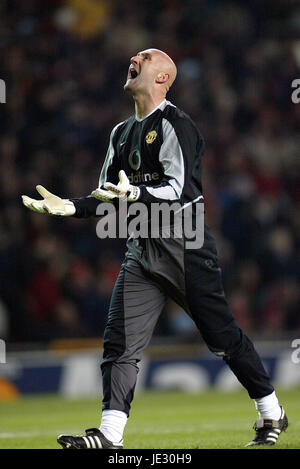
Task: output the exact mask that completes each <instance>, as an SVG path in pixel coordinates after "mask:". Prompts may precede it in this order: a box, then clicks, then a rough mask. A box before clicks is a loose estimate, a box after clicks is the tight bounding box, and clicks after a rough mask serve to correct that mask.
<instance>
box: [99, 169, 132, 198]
mask: <svg viewBox="0 0 300 469" xmlns="http://www.w3.org/2000/svg"><path fill="white" fill-rule="evenodd" d="M103 187H104V189H100V188H98V189H96V190H94V191H93V192H92V194H91V195H92V197H95V199H98V200H101V201H102V202H111V201H112V200H113V199H115V198H119V199H124V200H127V202H135V201H136V200H138V198H139V196H140V188H139V187H137V186H132V185H131V184H130V182H129V179H128V177H127V176H126V173H125V171H123V170H121V171H120V172H119V183H118V185H115V184H112V183H111V182H106V183H105V184H104V186H103Z"/></svg>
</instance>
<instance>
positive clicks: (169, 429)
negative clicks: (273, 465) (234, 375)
mask: <svg viewBox="0 0 300 469" xmlns="http://www.w3.org/2000/svg"><path fill="white" fill-rule="evenodd" d="M299 394H300V390H299V389H293V390H289V391H287V390H284V391H283V390H282V391H277V395H278V396H279V398H280V401H281V402H282V403H283V404H284V407H285V409H286V411H287V415H288V417H289V420H290V426H289V428H288V431H287V432H286V433H284V434H283V435H281V436H280V438H279V441H278V443H277V444H276V446H275V447H276V448H300V399H299ZM99 416H100V402H99V400H96V399H81V400H71V399H63V398H61V397H58V396H54V395H51V396H38V397H26V398H22V399H20V400H18V401H15V402H1V403H0V422H1V429H0V448H58V445H57V443H56V436H57V434H59V433H66V432H70V433H75V434H76V433H80V432H81V431H82V430H84V429H85V428H89V427H93V426H98V424H99V419H100V417H99ZM255 419H256V411H255V409H254V405H253V403H252V402H251V400H250V399H249V398H248V395H247V394H246V392H244V391H240V392H235V393H220V392H205V393H201V394H186V393H185V394H183V393H181V392H147V393H143V394H140V395H137V396H136V398H135V400H134V403H133V406H132V414H131V418H130V419H129V420H128V423H127V427H126V434H125V439H124V443H125V447H126V448H128V449H132V448H134V449H138V448H154V449H159V448H164V449H167V448H169V449H173V448H182V449H183V448H189V449H191V448H243V447H244V444H245V443H247V442H248V441H249V440H250V439H252V436H253V434H254V433H253V430H252V425H253V423H254V421H255Z"/></svg>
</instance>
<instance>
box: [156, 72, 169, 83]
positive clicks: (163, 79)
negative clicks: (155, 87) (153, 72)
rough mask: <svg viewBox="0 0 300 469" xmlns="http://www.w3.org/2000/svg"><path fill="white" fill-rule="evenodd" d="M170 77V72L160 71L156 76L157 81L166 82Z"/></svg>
mask: <svg viewBox="0 0 300 469" xmlns="http://www.w3.org/2000/svg"><path fill="white" fill-rule="evenodd" d="M169 78H170V75H169V74H168V73H163V72H161V73H159V74H158V75H157V77H156V80H155V83H166V82H167V81H168V80H169Z"/></svg>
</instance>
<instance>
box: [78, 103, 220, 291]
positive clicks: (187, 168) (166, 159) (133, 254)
mask: <svg viewBox="0 0 300 469" xmlns="http://www.w3.org/2000/svg"><path fill="white" fill-rule="evenodd" d="M203 149H204V141H203V138H202V135H201V133H200V132H199V130H198V129H197V127H196V125H195V123H194V122H193V121H192V120H191V118H190V117H189V116H188V115H186V114H185V113H184V112H182V111H181V110H180V109H178V108H177V107H176V106H174V105H173V104H171V103H170V102H169V101H167V100H164V101H163V102H162V103H161V104H160V105H159V106H158V107H157V108H156V109H154V110H153V111H152V112H151V114H149V115H148V116H146V117H145V118H144V119H140V120H139V119H137V117H136V116H131V117H130V118H129V119H127V120H126V121H124V122H121V123H120V124H118V125H117V126H116V127H114V129H113V130H112V133H111V136H110V143H109V148H108V151H107V155H106V158H105V162H104V164H103V167H102V170H101V174H100V178H99V187H102V186H103V184H104V183H105V182H106V181H107V182H112V183H113V184H118V182H119V176H118V173H119V171H120V170H121V169H122V170H124V171H125V173H126V174H127V177H128V178H129V180H130V182H131V184H133V185H136V186H139V187H140V189H141V193H140V197H139V199H138V202H143V203H145V204H146V205H147V206H148V207H149V208H151V207H152V205H153V203H155V202H156V203H162V202H168V203H169V204H170V203H173V202H176V203H179V204H180V206H181V207H182V210H185V211H186V209H185V207H187V206H189V208H191V207H192V211H191V212H190V213H191V217H192V224H193V226H195V223H194V219H195V212H196V210H194V208H195V207H196V205H198V204H199V203H201V205H202V206H203V200H202V199H203V196H202V184H201V157H202V153H203ZM71 200H72V201H73V202H74V204H75V207H76V214H75V216H76V217H79V218H82V217H87V216H90V215H96V210H97V207H98V205H99V204H101V202H99V200H97V199H95V198H93V197H83V198H80V199H71ZM117 204H118V200H117V203H116V204H115V205H117ZM180 210H181V209H180ZM148 220H149V219H148ZM151 221H152V220H151V219H150V223H151ZM204 236H205V246H204V247H205V248H207V247H209V249H210V250H211V249H212V250H213V251H214V253H213V256H215V247H214V241H213V239H212V237H211V236H210V234H209V232H208V231H207V229H206V230H205V234H204ZM208 245H210V246H208ZM127 248H128V251H127V253H126V258H127V259H128V258H129V259H130V258H131V259H134V260H135V261H136V262H138V263H139V264H141V265H142V267H143V268H144V270H146V271H147V272H148V273H149V274H151V275H152V276H154V277H155V278H157V279H159V281H160V282H161V283H164V284H166V285H167V288H168V289H169V290H172V289H173V290H174V291H175V293H174V294H173V297H174V296H176V294H177V293H181V294H183V292H184V291H185V280H184V278H185V272H186V263H188V264H189V265H190V266H192V269H193V270H194V268H195V266H196V269H197V264H198V261H197V258H198V256H199V254H200V256H201V255H202V252H203V250H202V249H196V250H195V249H194V250H190V252H188V249H186V238H185V235H184V236H183V237H181V238H177V237H176V236H175V237H174V236H170V237H164V236H159V237H158V238H154V237H151V236H149V237H147V238H142V237H140V238H139V237H132V236H130V237H129V239H128V241H127ZM195 256H196V257H195ZM193 266H194V267H193Z"/></svg>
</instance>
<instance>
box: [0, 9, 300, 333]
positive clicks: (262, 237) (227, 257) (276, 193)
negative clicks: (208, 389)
mask: <svg viewBox="0 0 300 469" xmlns="http://www.w3.org/2000/svg"><path fill="white" fill-rule="evenodd" d="M148 47H156V48H159V49H162V50H165V51H166V52H167V53H169V55H170V56H171V57H172V58H173V59H174V61H175V62H176V63H177V65H178V77H177V80H176V82H175V84H174V86H173V88H172V90H171V91H170V93H169V96H168V99H170V100H171V101H172V102H174V103H175V104H176V105H177V106H178V107H180V108H182V109H183V110H184V111H185V112H187V113H188V114H190V116H191V117H192V118H193V119H194V120H195V122H196V123H197V125H198V126H199V128H200V130H201V132H202V133H203V135H204V138H205V141H206V152H205V155H204V161H203V166H204V174H203V184H204V195H205V201H206V219H207V222H208V224H209V225H210V226H211V229H212V231H213V233H214V235H215V237H216V239H217V246H218V252H219V257H220V262H221V266H222V270H223V279H224V286H225V290H226V293H227V297H228V300H229V302H230V305H231V308H232V310H233V313H234V315H235V316H236V318H237V320H238V322H239V324H240V325H241V327H243V328H244V329H245V330H246V332H248V333H251V334H252V335H254V336H255V334H259V335H260V334H265V335H272V334H273V335H278V336H280V335H281V334H284V333H285V331H295V329H297V328H298V329H300V314H299V280H300V263H299V233H300V208H299V202H300V192H299V185H300V172H299V169H300V160H299V148H300V147H299V132H300V104H298V105H296V104H293V103H292V101H291V93H292V88H291V83H292V81H293V80H294V79H295V78H300V6H299V2H296V1H295V2H293V1H289V2H286V1H283V0H278V1H276V2H274V1H263V0H262V1H258V0H248V1H246V0H244V1H238V2H237V1H231V2H227V1H222V2H218V1H216V0H209V1H208V0H203V1H200V0H199V1H192V0H186V1H185V2H182V1H180V0H161V1H155V0H152V1H147V0H143V1H142V2H141V1H139V0H134V1H131V0H128V1H127V2H124V1H122V0H111V1H109V0H107V1H106V0H52V1H51V0H47V1H42V0H26V1H25V0H24V1H23V0H21V1H17V0H2V1H1V3H0V48H1V63H0V78H1V79H3V80H5V82H6V86H7V96H6V104H0V129H1V133H0V181H1V184H0V196H1V199H0V200H1V212H0V337H1V338H7V339H9V340H10V341H12V342H21V341H31V342H32V341H46V342H47V341H49V340H51V339H57V338H66V337H98V336H101V335H102V334H103V328H104V325H105V321H106V317H107V311H108V305H109V299H110V294H111V291H112V287H113V284H114V281H115V279H116V276H117V274H118V271H119V268H120V264H121V262H122V258H123V256H124V252H125V242H124V240H123V241H118V240H100V239H98V238H97V236H96V229H95V227H96V222H97V219H95V218H94V219H86V220H77V219H74V218H68V219H60V218H51V217H48V216H44V215H40V214H36V213H33V212H30V211H28V210H27V209H25V207H24V206H22V203H21V195H22V194H26V195H29V196H31V197H36V198H39V195H38V194H37V193H36V192H35V186H36V185H37V184H42V185H43V186H45V187H47V188H48V189H49V190H50V191H51V192H53V193H55V194H58V195H60V196H62V197H63V198H68V197H80V196H83V195H88V194H90V192H91V191H92V190H93V189H94V188H96V187H97V182H98V176H99V172H100V169H101V166H102V163H103V160H104V157H105V153H106V148H107V145H108V141H109V134H110V132H111V129H112V128H113V126H114V125H116V124H117V123H118V122H120V121H122V120H124V119H125V118H127V117H128V116H129V115H131V114H132V113H133V109H134V108H133V103H132V100H131V98H130V97H129V96H127V95H126V94H125V93H124V91H123V85H124V82H125V79H126V75H127V69H128V65H129V59H130V57H131V56H133V55H135V54H136V52H138V51H140V50H142V49H144V48H148ZM155 333H156V335H164V336H168V337H170V338H171V339H172V338H174V340H192V339H193V338H194V339H195V340H198V339H196V337H198V336H197V333H196V331H195V327H194V325H193V323H192V321H191V320H190V319H189V317H188V316H187V315H186V314H185V313H184V312H183V311H182V310H181V309H180V308H179V307H178V306H176V305H175V304H173V303H170V304H169V305H168V306H167V308H166V311H165V312H164V314H163V315H162V317H161V320H160V321H159V323H158V326H157V329H156V331H155Z"/></svg>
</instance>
